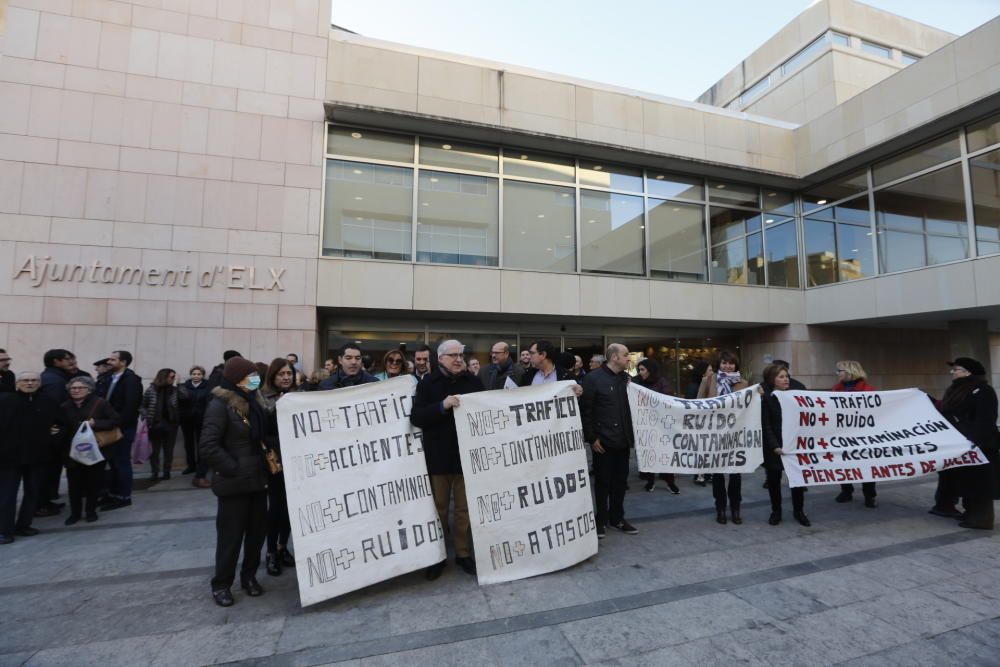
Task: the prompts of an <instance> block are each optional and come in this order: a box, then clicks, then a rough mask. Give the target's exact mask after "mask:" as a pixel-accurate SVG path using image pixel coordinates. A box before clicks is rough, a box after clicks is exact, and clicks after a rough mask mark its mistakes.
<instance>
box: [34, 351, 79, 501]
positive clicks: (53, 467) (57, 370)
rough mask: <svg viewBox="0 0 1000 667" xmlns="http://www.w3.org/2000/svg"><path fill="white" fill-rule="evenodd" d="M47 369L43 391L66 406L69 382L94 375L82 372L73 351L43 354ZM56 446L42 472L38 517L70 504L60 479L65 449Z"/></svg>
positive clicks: (41, 389) (43, 372) (43, 465)
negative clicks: (65, 500) (61, 499)
mask: <svg viewBox="0 0 1000 667" xmlns="http://www.w3.org/2000/svg"><path fill="white" fill-rule="evenodd" d="M42 363H43V364H45V370H44V371H42V376H41V382H42V386H41V388H40V389H39V392H40V393H42V394H44V395H46V396H48V397H49V398H50V399H52V402H54V403H55V404H56V405H62V404H63V403H65V402H66V401H68V400H69V391H67V389H66V383H67V382H69V381H70V380H72V379H73V378H75V377H80V376H86V377H90V373H88V372H86V371H81V370H80V368H79V366H77V362H76V355H75V354H73V353H72V352H70V351H69V350H63V349H55V350H49V351H48V352H46V353H45V355H44V356H43V357H42ZM54 446H55V447H56V449H55V450H54V451H52V452H50V455H49V456H47V457H46V462H45V463H44V464H42V466H41V470H40V472H39V475H40V478H39V482H38V510H37V511H36V512H35V516H54V515H56V514H59V510H61V509H62V508H63V506H64V505H65V504H66V503H59V502H56V500H57V499H58V498H59V480H60V479H61V478H62V469H63V455H62V451H61V449H60V448H59V447H58V446H57V445H54Z"/></svg>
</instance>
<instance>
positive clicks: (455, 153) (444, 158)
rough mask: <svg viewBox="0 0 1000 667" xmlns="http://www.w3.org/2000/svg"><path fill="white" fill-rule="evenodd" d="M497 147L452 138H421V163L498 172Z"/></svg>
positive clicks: (492, 172)
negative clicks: (467, 142)
mask: <svg viewBox="0 0 1000 667" xmlns="http://www.w3.org/2000/svg"><path fill="white" fill-rule="evenodd" d="M497 155H498V153H497V149H496V148H489V147H487V146H474V145H472V144H462V143H458V142H456V141H451V140H450V139H430V138H427V137H423V138H421V139H420V164H426V165H432V166H434V167H450V168H452V169H468V170H469V171H487V172H489V173H491V174H495V173H497V170H498V165H499V158H498V157H497Z"/></svg>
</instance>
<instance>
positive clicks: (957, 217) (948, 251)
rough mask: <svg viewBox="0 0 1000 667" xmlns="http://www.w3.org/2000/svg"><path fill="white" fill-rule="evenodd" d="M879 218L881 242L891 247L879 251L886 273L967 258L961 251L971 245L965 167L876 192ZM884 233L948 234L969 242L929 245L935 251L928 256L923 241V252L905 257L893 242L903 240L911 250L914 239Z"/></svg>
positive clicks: (941, 171)
mask: <svg viewBox="0 0 1000 667" xmlns="http://www.w3.org/2000/svg"><path fill="white" fill-rule="evenodd" d="M875 215H876V221H877V223H878V229H879V232H880V233H879V243H880V245H882V246H887V247H886V248H885V250H884V251H883V249H882V248H880V249H879V252H880V253H881V256H883V257H885V258H886V259H887V262H886V263H885V264H884V266H885V270H886V271H898V270H901V269H902V268H912V267H914V266H924V265H927V264H938V263H941V262H944V261H952V260H955V259H962V258H964V257H965V256H967V253H960V252H959V249H960V248H962V247H964V246H966V245H967V229H968V227H967V224H966V219H965V196H964V193H963V181H962V167H961V165H957V164H956V165H952V166H950V167H945V168H944V169H939V170H938V171H935V172H932V173H930V174H926V175H924V176H920V177H918V178H914V179H912V180H909V181H906V182H904V183H900V184H899V185H894V186H893V187H891V188H886V189H884V190H879V191H877V192H875ZM883 231H885V232H888V231H906V232H913V233H915V234H921V235H924V234H930V235H935V236H937V235H941V236H946V235H947V236H951V237H953V238H957V239H966V240H965V241H959V242H957V243H956V242H945V241H942V242H937V241H934V242H928V245H929V246H930V247H932V248H933V249H934V251H933V252H930V253H926V252H924V248H923V240H922V239H921V243H920V246H921V247H920V252H919V253H917V254H915V255H910V256H907V257H903V256H901V254H900V252H898V251H897V250H896V249H895V248H893V247H892V243H893V240H894V239H896V240H901V242H902V243H904V244H905V246H906V247H907V248H912V247H915V245H914V243H915V242H914V241H913V239H910V238H907V237H906V236H905V235H904V236H900V235H898V234H889V233H884V234H883V233H882V232H883ZM918 262H919V263H918ZM925 263H926V264H925Z"/></svg>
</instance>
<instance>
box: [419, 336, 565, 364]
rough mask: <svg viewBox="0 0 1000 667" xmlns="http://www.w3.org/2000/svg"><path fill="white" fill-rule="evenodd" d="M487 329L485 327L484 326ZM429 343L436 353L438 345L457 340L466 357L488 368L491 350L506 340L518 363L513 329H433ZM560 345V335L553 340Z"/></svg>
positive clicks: (428, 337) (515, 361)
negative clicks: (494, 330) (474, 330)
mask: <svg viewBox="0 0 1000 667" xmlns="http://www.w3.org/2000/svg"><path fill="white" fill-rule="evenodd" d="M483 328H484V329H485V327H483ZM427 340H428V341H429V342H428V345H429V346H430V348H431V350H433V351H434V353H435V354H436V353H437V348H438V345H440V344H441V343H443V342H445V341H446V340H457V341H459V342H461V343H462V345H464V346H465V359H466V361H469V360H471V359H478V360H479V365H480V366H482V367H483V368H486V367H487V366H489V365H490V350H491V349H493V346H494V345H495V344H496V343H499V342H501V341H502V342H504V343H507V344H508V345H510V351H511V357H513V359H514V363H517V334H515V333H514V332H512V331H506V332H504V331H501V332H498V333H470V332H467V331H435V330H433V329H432V330H431V331H430V332H428V335H427ZM553 342H554V343H555V344H556V346H557V347H558V345H559V337H558V336H556V338H555V340H554V341H553Z"/></svg>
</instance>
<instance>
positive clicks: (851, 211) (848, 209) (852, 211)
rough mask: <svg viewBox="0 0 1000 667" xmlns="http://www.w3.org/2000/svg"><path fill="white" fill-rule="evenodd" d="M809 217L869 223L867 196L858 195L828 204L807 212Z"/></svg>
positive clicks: (862, 223) (860, 223)
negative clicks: (835, 203)
mask: <svg viewBox="0 0 1000 667" xmlns="http://www.w3.org/2000/svg"><path fill="white" fill-rule="evenodd" d="M809 217H810V218H822V219H824V220H836V221H838V222H851V223H854V224H858V225H868V224H871V219H870V216H869V215H868V196H867V195H865V196H864V197H858V198H857V199H851V200H850V201H845V202H841V203H839V204H837V205H836V206H830V207H829V208H824V209H821V210H818V211H813V212H812V213H810V214H809Z"/></svg>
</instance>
